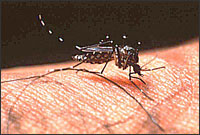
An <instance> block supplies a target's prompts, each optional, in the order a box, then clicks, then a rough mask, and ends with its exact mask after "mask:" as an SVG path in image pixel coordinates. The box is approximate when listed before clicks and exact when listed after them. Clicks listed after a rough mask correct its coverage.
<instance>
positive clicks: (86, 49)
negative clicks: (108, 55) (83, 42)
mask: <svg viewBox="0 0 200 135" xmlns="http://www.w3.org/2000/svg"><path fill="white" fill-rule="evenodd" d="M111 43H112V41H106V42H103V43H99V44H94V45H90V46H84V47H79V46H76V48H77V49H78V50H80V51H82V52H112V51H113V48H112V46H102V45H106V44H111Z"/></svg>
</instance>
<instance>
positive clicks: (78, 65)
mask: <svg viewBox="0 0 200 135" xmlns="http://www.w3.org/2000/svg"><path fill="white" fill-rule="evenodd" d="M83 62H84V61H81V62H79V63H78V64H76V65H74V66H72V68H75V67H77V66H79V65H81V64H82V63H83Z"/></svg>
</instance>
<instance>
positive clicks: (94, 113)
mask: <svg viewBox="0 0 200 135" xmlns="http://www.w3.org/2000/svg"><path fill="white" fill-rule="evenodd" d="M156 55H157V57H156V59H155V60H154V61H152V62H151V63H150V64H148V65H146V66H145V68H150V69H151V68H155V67H160V66H165V67H166V68H165V69H159V70H155V71H146V72H142V74H144V76H143V77H142V79H143V80H144V81H145V82H146V84H147V85H144V84H143V83H142V82H140V81H138V80H135V79H132V80H133V81H134V82H135V83H136V84H137V85H138V86H139V87H140V88H141V89H143V90H145V92H146V93H147V94H148V95H149V96H150V97H151V98H153V99H154V101H151V100H149V99H148V98H146V97H145V96H144V95H143V94H142V93H141V92H140V91H139V90H138V89H137V88H135V87H134V86H133V85H132V84H131V83H130V81H129V79H128V72H129V71H128V69H126V70H122V69H119V68H118V67H117V66H115V64H114V61H111V62H109V64H108V66H107V67H106V69H105V71H104V73H103V75H104V76H105V77H107V78H109V79H110V80H112V81H114V82H116V83H117V84H119V85H120V86H122V87H123V88H125V89H126V90H127V91H128V92H129V93H130V94H132V95H133V96H134V97H135V98H136V99H137V100H139V101H140V103H141V104H142V105H143V106H144V108H145V109H147V110H148V112H149V113H150V114H151V115H152V116H153V117H154V119H156V121H157V122H158V124H159V125H160V126H161V127H162V128H163V129H164V130H165V131H164V132H163V131H161V130H160V129H159V128H158V127H157V126H155V125H154V124H153V123H152V121H151V120H150V119H149V117H148V116H147V114H146V113H145V112H144V110H143V109H142V108H141V107H140V106H139V105H138V104H137V103H136V102H135V100H133V99H132V98H131V97H130V96H128V95H127V94H126V93H125V92H124V91H123V90H122V89H120V88H119V87H117V86H116V85H115V84H113V83H111V82H109V81H107V80H105V79H104V78H101V77H98V76H96V75H94V74H90V73H85V72H78V73H77V72H76V71H62V72H56V73H53V74H50V75H48V76H46V77H43V78H40V79H38V80H36V81H34V82H32V83H31V84H30V85H28V83H30V82H31V79H30V80H20V81H15V82H8V83H2V84H1V133H43V134H44V133H51V134H52V133H57V134H58V133H81V134H82V133H101V134H102V133H130V134H134V133H151V134H155V133H184V134H188V133H196V134H198V133H199V39H197V40H193V41H190V42H187V43H184V44H182V45H179V46H177V47H173V48H167V49H162V50H152V51H148V52H143V53H140V54H139V57H140V61H139V64H140V65H143V64H145V63H147V62H148V61H150V60H151V59H152V58H154V57H155V56H156ZM76 63H77V62H73V63H67V64H66V63H65V64H56V65H47V66H34V67H27V68H24V67H22V68H17V69H9V70H2V72H1V79H2V80H1V81H4V80H10V79H15V78H22V77H27V76H32V75H40V74H43V73H46V70H47V69H54V68H62V67H69V66H72V65H74V64H76ZM102 67H103V64H101V65H98V64H88V63H85V64H82V65H80V66H78V67H77V68H79V69H80V68H85V69H88V70H92V71H101V69H102ZM27 86H28V87H27ZM19 95H20V96H19ZM10 108H11V109H10Z"/></svg>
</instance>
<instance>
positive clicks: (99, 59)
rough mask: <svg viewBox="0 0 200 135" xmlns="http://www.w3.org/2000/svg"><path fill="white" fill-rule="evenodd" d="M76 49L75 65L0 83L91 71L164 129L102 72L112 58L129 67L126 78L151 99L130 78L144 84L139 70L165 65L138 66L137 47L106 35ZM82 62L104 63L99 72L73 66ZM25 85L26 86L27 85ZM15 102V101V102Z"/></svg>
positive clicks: (124, 37)
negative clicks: (61, 73)
mask: <svg viewBox="0 0 200 135" xmlns="http://www.w3.org/2000/svg"><path fill="white" fill-rule="evenodd" d="M38 18H39V21H40V24H41V25H42V26H45V22H44V21H43V20H42V16H41V15H39V16H38ZM48 32H49V34H53V32H52V30H48ZM122 38H123V40H125V39H126V38H127V36H125V35H124V36H123V37H122ZM58 39H59V41H61V42H63V41H64V40H63V38H61V37H58ZM138 44H141V43H140V42H138ZM75 47H76V49H78V50H79V51H81V52H82V53H83V54H81V55H75V56H72V59H73V60H76V61H79V63H77V64H76V65H74V66H72V67H67V68H60V69H53V70H51V71H48V72H47V73H45V74H43V75H38V76H31V77H26V78H19V79H14V80H6V81H2V82H1V83H6V82H12V81H18V80H25V79H33V80H32V81H31V82H30V83H29V84H28V85H30V84H31V83H33V82H34V81H36V80H37V79H39V78H42V77H45V76H47V75H49V74H52V73H55V72H59V71H66V70H75V71H77V72H79V71H81V72H87V73H91V74H95V75H97V76H99V77H101V78H103V79H105V80H107V81H109V82H111V83H112V84H114V85H116V86H117V87H119V88H120V89H122V90H123V91H124V92H125V93H126V94H127V95H129V96H130V97H131V98H132V99H134V100H135V101H136V102H137V103H138V104H139V106H140V107H141V108H142V109H143V110H144V111H145V112H146V114H147V115H148V117H149V118H150V119H151V121H152V122H153V123H154V124H155V125H156V126H157V127H158V128H159V129H160V130H161V131H164V129H163V128H162V127H161V126H160V125H159V124H158V123H157V122H156V120H155V119H154V118H153V116H152V115H151V114H150V113H149V112H148V111H147V110H146V109H145V108H144V107H143V105H142V104H141V103H140V102H139V101H138V100H137V99H136V98H135V97H134V96H133V95H131V94H130V93H129V92H128V91H127V90H125V89H124V88H123V87H122V86H120V85H119V84H117V83H115V82H114V81H112V80H110V79H108V78H106V77H105V76H103V75H102V74H103V72H104V70H105V69H106V66H107V65H108V63H109V62H110V61H112V60H114V61H115V65H116V66H117V67H118V68H120V69H122V70H125V69H127V68H129V74H128V79H129V80H130V82H131V83H132V84H133V85H134V86H135V87H136V88H137V89H138V90H139V91H140V92H141V93H142V94H143V95H144V96H145V97H147V98H148V99H150V100H153V99H152V98H151V97H149V96H148V95H147V94H146V93H145V92H144V91H143V90H142V89H141V88H139V87H138V86H137V85H136V84H135V83H134V82H133V81H132V79H137V80H139V81H141V82H142V83H143V84H145V85H146V83H145V81H144V80H142V79H141V78H140V77H143V76H144V75H143V74H141V71H153V70H158V69H162V68H165V66H161V67H157V68H153V69H146V68H143V67H144V66H146V65H147V64H149V63H150V62H152V61H153V60H154V59H155V58H154V59H152V60H150V61H149V62H148V63H146V64H144V65H143V66H140V65H139V64H138V62H139V56H138V54H139V49H138V48H133V47H130V46H128V45H126V44H125V43H124V44H122V45H117V44H114V42H113V41H112V40H110V37H109V36H108V35H107V36H106V38H105V40H101V42H99V43H97V44H93V45H89V46H84V47H80V46H75ZM82 63H90V64H103V63H105V65H104V66H103V68H102V70H101V71H100V72H94V71H89V70H87V69H77V68H75V67H77V66H79V65H81V64H82ZM133 74H138V75H139V76H140V77H135V76H133ZM28 85H27V87H28ZM27 87H25V88H24V89H23V91H24V90H25V89H26V88H27ZM19 96H20V95H19ZM15 103H16V102H15ZM13 107H14V105H12V107H11V108H10V110H9V114H10V113H11V112H12V109H13ZM8 127H9V122H8Z"/></svg>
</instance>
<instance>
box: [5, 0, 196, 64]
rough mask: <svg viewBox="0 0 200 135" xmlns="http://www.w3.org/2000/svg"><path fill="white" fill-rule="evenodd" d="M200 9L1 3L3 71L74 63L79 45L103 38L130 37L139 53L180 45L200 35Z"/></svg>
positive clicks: (149, 4) (121, 4) (178, 4)
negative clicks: (58, 63) (23, 67)
mask: <svg viewBox="0 0 200 135" xmlns="http://www.w3.org/2000/svg"><path fill="white" fill-rule="evenodd" d="M198 7H199V3H198V1H196V2H134V1H133V2H75V1H74V2H1V9H2V10H1V11H2V12H1V13H2V16H1V18H2V21H1V33H2V36H1V39H2V51H1V56H2V57H1V58H2V63H1V67H2V68H11V67H16V66H30V65H41V64H47V63H57V62H65V61H70V60H71V56H72V55H75V54H79V53H80V52H79V51H78V50H76V49H75V45H80V46H85V45H91V44H95V43H98V42H99V41H100V40H101V39H104V38H105V35H110V38H111V39H112V40H114V43H116V44H121V43H122V42H123V40H122V35H128V39H127V42H128V44H129V46H132V47H135V46H136V43H137V42H138V41H140V42H141V43H142V46H141V48H140V51H143V50H147V49H155V48H156V49H157V48H163V47H170V46H173V45H179V44H181V43H183V42H185V41H188V40H191V39H194V38H198V37H199V16H198V15H199V14H198V13H199V12H198ZM39 14H42V17H43V20H44V22H45V24H46V25H45V27H42V25H41V23H40V21H39V20H38V15H39ZM48 29H51V30H52V31H53V34H52V35H50V34H49V33H48ZM58 37H62V38H63V39H64V42H60V41H59V40H58Z"/></svg>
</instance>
